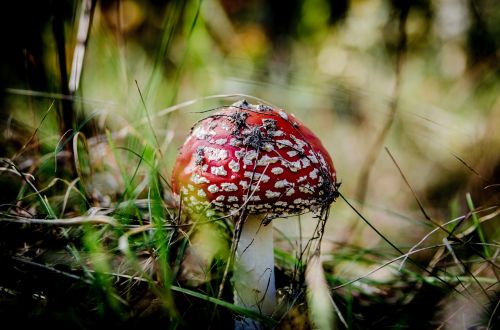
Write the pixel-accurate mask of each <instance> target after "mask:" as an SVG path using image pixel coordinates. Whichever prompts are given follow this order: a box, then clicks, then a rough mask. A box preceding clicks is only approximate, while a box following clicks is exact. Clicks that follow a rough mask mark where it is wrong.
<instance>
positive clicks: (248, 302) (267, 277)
mask: <svg viewBox="0 0 500 330" xmlns="http://www.w3.org/2000/svg"><path fill="white" fill-rule="evenodd" d="M233 274H234V275H233V281H234V301H235V303H236V304H237V305H240V306H243V307H246V308H249V309H253V310H254V311H256V312H259V313H261V314H262V315H266V316H270V315H271V314H272V313H273V311H274V309H275V307H276V286H275V282H274V251H273V225H272V223H269V224H268V225H267V226H264V225H263V224H262V216H261V215H260V216H259V215H249V216H248V218H247V219H246V221H245V223H244V224H243V228H242V229H241V235H240V240H239V242H238V246H237V249H236V260H235V265H234V273H233ZM235 328H236V329H259V328H261V326H260V325H259V323H258V322H256V321H254V320H251V319H249V318H243V319H237V320H236V324H235Z"/></svg>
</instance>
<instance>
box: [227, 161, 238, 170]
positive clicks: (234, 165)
mask: <svg viewBox="0 0 500 330" xmlns="http://www.w3.org/2000/svg"><path fill="white" fill-rule="evenodd" d="M228 166H229V168H230V169H231V171H233V172H239V171H240V163H238V162H237V161H235V160H234V159H231V161H230V162H229V165H228Z"/></svg>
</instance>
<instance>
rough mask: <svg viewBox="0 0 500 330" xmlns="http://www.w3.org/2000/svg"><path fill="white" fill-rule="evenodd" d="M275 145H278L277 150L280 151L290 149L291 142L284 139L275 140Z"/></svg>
mask: <svg viewBox="0 0 500 330" xmlns="http://www.w3.org/2000/svg"><path fill="white" fill-rule="evenodd" d="M276 144H277V145H278V148H279V149H282V148H284V147H290V148H291V147H293V143H292V141H290V140H286V139H283V140H276Z"/></svg>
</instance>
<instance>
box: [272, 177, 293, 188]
mask: <svg viewBox="0 0 500 330" xmlns="http://www.w3.org/2000/svg"><path fill="white" fill-rule="evenodd" d="M291 186H293V184H292V183H291V182H288V180H287V179H283V180H278V181H276V182H275V183H274V188H278V189H280V188H285V187H291Z"/></svg>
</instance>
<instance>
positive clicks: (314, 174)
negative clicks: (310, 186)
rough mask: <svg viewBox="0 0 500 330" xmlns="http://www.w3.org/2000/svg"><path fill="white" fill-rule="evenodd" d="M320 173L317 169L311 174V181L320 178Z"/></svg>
mask: <svg viewBox="0 0 500 330" xmlns="http://www.w3.org/2000/svg"><path fill="white" fill-rule="evenodd" d="M318 172H319V170H318V169H317V168H315V169H313V170H312V171H311V172H310V173H309V177H310V178H311V179H313V180H314V179H316V178H317V177H318Z"/></svg>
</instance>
